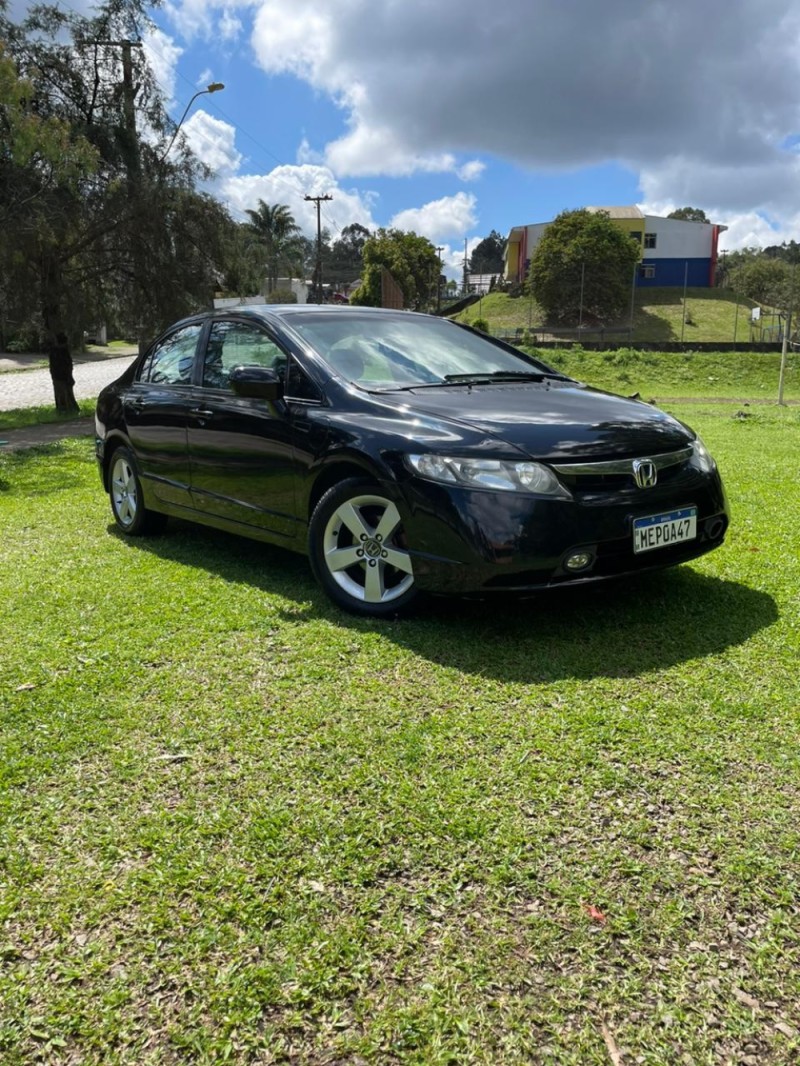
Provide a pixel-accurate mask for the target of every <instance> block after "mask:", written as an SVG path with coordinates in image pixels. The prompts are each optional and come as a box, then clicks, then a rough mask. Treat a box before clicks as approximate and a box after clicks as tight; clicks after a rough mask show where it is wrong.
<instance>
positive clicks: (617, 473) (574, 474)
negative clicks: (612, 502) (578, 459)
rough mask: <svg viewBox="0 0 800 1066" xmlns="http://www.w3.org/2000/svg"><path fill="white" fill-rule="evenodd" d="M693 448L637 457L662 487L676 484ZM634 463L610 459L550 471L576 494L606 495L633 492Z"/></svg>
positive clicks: (632, 461) (634, 484)
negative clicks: (646, 462)
mask: <svg viewBox="0 0 800 1066" xmlns="http://www.w3.org/2000/svg"><path fill="white" fill-rule="evenodd" d="M693 451H694V450H693V448H692V447H691V446H689V447H688V448H680V449H679V450H678V451H675V452H664V453H663V454H661V455H648V456H637V457H636V458H637V459H649V460H650V462H652V463H653V464H654V466H655V468H656V471H657V473H658V485H659V486H661V487H663V486H665V485H669V484H670V483H671V482H673V481H676V480H678V478H679V477H680V475H681V473H682V472H683V470H684V469H685V467H686V464H687V463H688V462H689V460H690V459H691V457H692V455H693ZM633 463H634V460H633V459H611V460H603V461H600V462H584V463H554V464H553V470H555V472H556V473H557V474H558V476H559V479H560V480H561V481H562V482H563V484H564V485H566V486H567V488H569V489H572V490H573V491H574V492H578V493H590V494H591V493H606V492H620V491H625V490H630V491H634V490H636V488H637V486H636V482H635V480H634V475H633Z"/></svg>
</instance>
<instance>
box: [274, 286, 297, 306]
mask: <svg viewBox="0 0 800 1066" xmlns="http://www.w3.org/2000/svg"><path fill="white" fill-rule="evenodd" d="M267 303H268V304H296V303H297V294H296V293H295V292H292V290H291V289H273V291H272V292H271V293H269V294H268V295H267Z"/></svg>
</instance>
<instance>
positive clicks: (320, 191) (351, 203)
mask: <svg viewBox="0 0 800 1066" xmlns="http://www.w3.org/2000/svg"><path fill="white" fill-rule="evenodd" d="M326 194H330V195H331V196H332V197H333V199H332V200H331V201H329V202H324V203H323V204H322V215H321V217H322V225H323V227H325V228H326V229H328V230H330V232H331V233H332V234H333V235H334V236H335V235H337V234H338V233H339V231H340V230H341V229H342V228H343V227H344V226H348V225H351V224H352V223H354V222H358V223H359V224H360V225H362V226H366V227H367V229H374V228H375V222H374V221H373V218H372V210H371V208H372V201H371V197H370V196H369V194H365V193H363V192H359V191H357V190H348V189H343V188H341V187H340V186H339V185H338V184H337V181H336V178H335V177H334V175H333V174H332V173H331V171H330V170H328V168H327V167H321V166H314V165H312V164H309V163H306V164H303V165H301V166H296V167H293V166H288V165H287V166H279V167H276V168H275V169H274V170H272V171H270V173H269V174H247V175H244V174H242V175H236V176H232V177H228V178H227V179H226V180H224V181H223V182H222V183H221V184H220V186H219V192H218V195H219V196H220V199H222V200H224V201H225V202H226V203H227V204H228V205H229V207H230V208H231V210H232V211H233V212H234V214H236V215H237V216H238V217H240V218H241V217H244V213H245V211H246V210H247V209H248V208H249V209H253V210H254V209H255V208H256V206H257V204H258V201H259V200H264V202H265V203H268V204H286V205H287V207H288V208H289V209H290V211H291V212H292V214H293V215H294V218H295V221H296V222H297V224H298V226H300V228H301V229H302V230H303V232H304V233H305V234H306V236H309V237H311V236H315V235H316V232H317V211H316V207H315V205H314V204H313V203H311V202H309V201H307V200H306V199H305V197H306V196H325V195H326Z"/></svg>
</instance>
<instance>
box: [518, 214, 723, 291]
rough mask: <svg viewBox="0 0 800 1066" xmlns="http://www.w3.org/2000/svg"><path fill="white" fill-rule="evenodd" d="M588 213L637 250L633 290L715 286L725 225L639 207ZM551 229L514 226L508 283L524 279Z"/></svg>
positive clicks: (545, 224)
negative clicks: (603, 217) (602, 218)
mask: <svg viewBox="0 0 800 1066" xmlns="http://www.w3.org/2000/svg"><path fill="white" fill-rule="evenodd" d="M588 210H589V211H605V212H606V213H607V214H608V216H609V218H610V219H611V220H612V221H613V222H614V223H615V224H616V225H618V226H619V227H620V228H621V229H623V230H624V231H625V232H626V233H627V234H628V235H629V236H630V238H631V239H632V240H635V241H637V242H638V243H639V245H640V246H641V249H642V258H641V262H640V263H639V266H638V268H637V272H636V284H637V286H640V287H645V286H655V285H676V286H677V285H680V286H683V285H684V284H686V285H690V286H693V287H695V288H701V289H702V288H713V286H714V275H715V273H716V268H717V256H718V254H719V252H718V249H719V237H720V234H721V233H724V232H725V230H726V229H727V226H720V225H717V224H716V223H713V222H686V221H684V220H683V219H677V218H661V217H659V216H658V215H645V214H643V212H642V211H640V210H639V208H638V207H590V208H588ZM549 225H550V223H549V222H537V223H534V224H533V225H531V226H514V228H513V229H512V230H511V232H510V233H509V235H508V241H507V244H506V262H505V274H506V280H507V281H516V282H519V281H524V280H525V277H526V276H527V273H528V267H529V266H530V260H531V256H532V255H533V252H534V249H535V248H536V245H537V244H538V243H539V241H540V240H541V237H542V234H543V233H544V231H545V230H546V229H547V227H548V226H549Z"/></svg>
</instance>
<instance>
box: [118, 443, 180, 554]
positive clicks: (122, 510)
mask: <svg viewBox="0 0 800 1066" xmlns="http://www.w3.org/2000/svg"><path fill="white" fill-rule="evenodd" d="M108 495H109V498H110V500H111V510H112V511H113V513H114V521H115V522H116V523H117V526H118V527H119V528H120V529H121V530H122V532H123V533H127V534H128V536H129V537H139V536H143V535H144V534H146V533H160V532H161V531H162V530H163V529H164V527H165V526H166V524H167V516H166V515H164V514H160V513H159V512H158V511H150V510H148V509H147V508H146V507H145V505H144V496H143V494H142V484H141V482H140V480H139V473H138V471H137V469H136V460H135V459H134V458H133V455H132V454H131V452H130V451H129V450H128V449H127V448H117V450H116V451H115V452H114V454H113V456H112V457H111V477H110V479H109V486H108Z"/></svg>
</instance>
